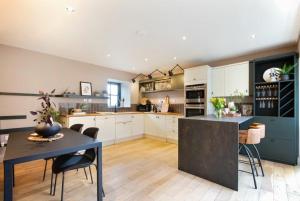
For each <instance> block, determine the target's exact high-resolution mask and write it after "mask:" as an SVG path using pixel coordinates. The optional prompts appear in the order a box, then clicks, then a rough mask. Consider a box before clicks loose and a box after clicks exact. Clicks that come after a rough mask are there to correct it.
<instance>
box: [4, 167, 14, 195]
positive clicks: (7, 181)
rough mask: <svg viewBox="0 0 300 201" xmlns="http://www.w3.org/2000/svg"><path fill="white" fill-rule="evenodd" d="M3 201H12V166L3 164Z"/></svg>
mask: <svg viewBox="0 0 300 201" xmlns="http://www.w3.org/2000/svg"><path fill="white" fill-rule="evenodd" d="M4 201H13V164H12V163H9V162H4Z"/></svg>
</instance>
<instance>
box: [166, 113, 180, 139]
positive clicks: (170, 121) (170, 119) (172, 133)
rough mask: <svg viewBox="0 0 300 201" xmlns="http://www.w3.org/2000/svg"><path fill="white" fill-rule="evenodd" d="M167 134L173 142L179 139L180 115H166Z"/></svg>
mask: <svg viewBox="0 0 300 201" xmlns="http://www.w3.org/2000/svg"><path fill="white" fill-rule="evenodd" d="M166 135H167V140H169V141H171V142H173V141H177V140H178V116H175V115H170V116H166Z"/></svg>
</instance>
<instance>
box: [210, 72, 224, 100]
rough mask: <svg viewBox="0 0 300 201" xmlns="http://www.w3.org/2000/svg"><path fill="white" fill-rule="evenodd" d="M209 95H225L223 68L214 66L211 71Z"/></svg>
mask: <svg viewBox="0 0 300 201" xmlns="http://www.w3.org/2000/svg"><path fill="white" fill-rule="evenodd" d="M211 95H212V96H215V97H221V96H225V68H222V67H216V68H213V69H212V71H211Z"/></svg>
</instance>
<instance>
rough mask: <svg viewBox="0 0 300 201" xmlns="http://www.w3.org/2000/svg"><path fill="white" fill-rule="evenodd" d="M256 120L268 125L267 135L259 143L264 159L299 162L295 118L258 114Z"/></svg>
mask: <svg viewBox="0 0 300 201" xmlns="http://www.w3.org/2000/svg"><path fill="white" fill-rule="evenodd" d="M254 121H255V122H259V123H263V124H265V125H266V136H265V138H264V139H262V140H261V143H260V144H259V145H257V147H258V149H259V152H260V154H261V157H262V158H263V159H267V160H271V161H276V162H282V163H287V164H293V165H295V164H297V158H298V138H297V133H296V132H297V127H296V119H295V118H287V117H262V116H259V117H258V116H256V117H255V118H254Z"/></svg>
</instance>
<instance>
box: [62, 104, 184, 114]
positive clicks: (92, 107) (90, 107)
mask: <svg viewBox="0 0 300 201" xmlns="http://www.w3.org/2000/svg"><path fill="white" fill-rule="evenodd" d="M136 106H137V105H135V104H132V105H131V107H128V108H117V110H118V112H133V111H136ZM74 108H81V109H82V111H83V112H87V113H95V112H113V111H114V110H115V108H109V107H107V104H106V103H85V104H82V103H60V104H59V111H60V113H61V114H63V115H64V114H68V113H69V112H70V111H71V110H72V109H74ZM169 112H176V113H182V114H183V113H184V105H183V104H170V107H169Z"/></svg>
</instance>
